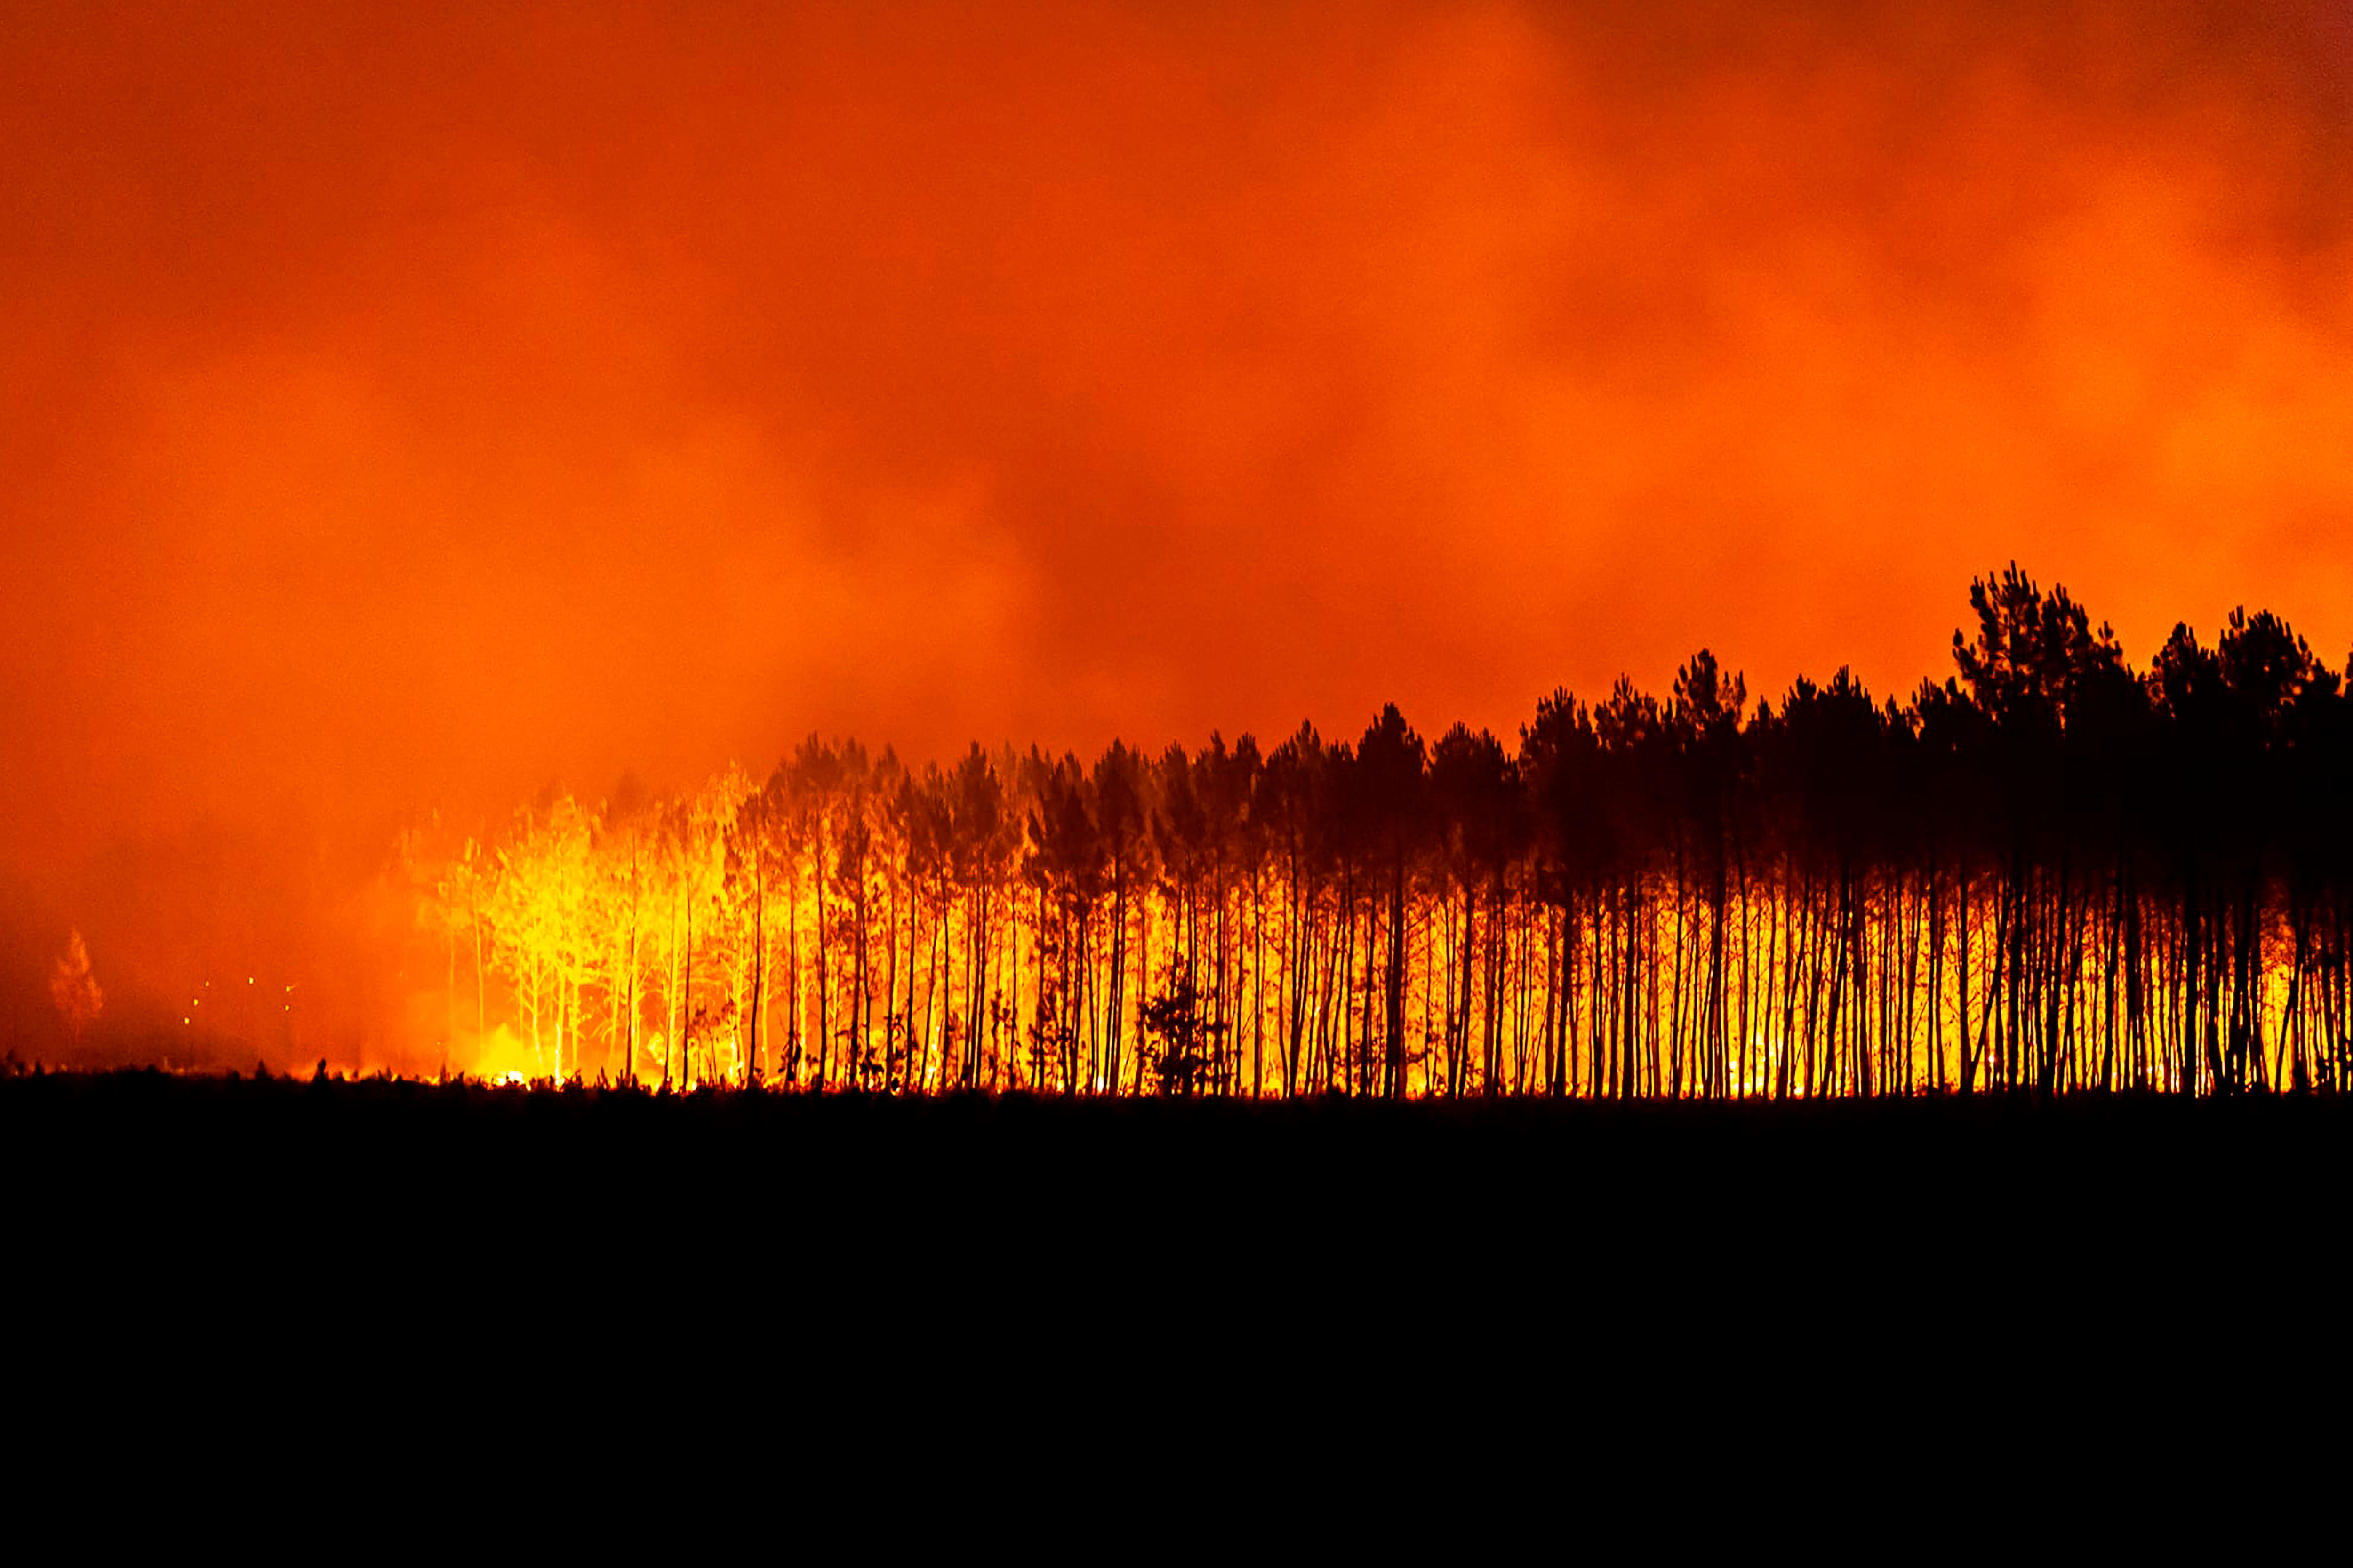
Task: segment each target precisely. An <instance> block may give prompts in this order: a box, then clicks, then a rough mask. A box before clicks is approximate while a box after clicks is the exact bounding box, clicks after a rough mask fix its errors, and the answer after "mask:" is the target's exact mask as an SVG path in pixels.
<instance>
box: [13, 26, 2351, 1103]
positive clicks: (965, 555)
mask: <svg viewBox="0 0 2353 1568" xmlns="http://www.w3.org/2000/svg"><path fill="white" fill-rule="evenodd" d="M1922 9H1923V8H1921V7H1917V6H1910V5H1832V4H1823V5H1813V6H1807V7H1799V8H1796V9H1794V10H1793V9H1792V8H1789V7H1756V6H1749V5H1664V6H1644V7H1631V8H1625V7H1602V6H1566V5H1564V6H1541V5H1494V6H1468V7H1466V6H1456V5H1446V6H1423V5H1388V6H1374V7H1358V6H1352V7H1345V8H1337V7H1335V8H1329V9H1327V8H1323V7H1303V8H1298V9H1293V10H1279V9H1274V8H1268V7H1256V6H1251V7H1231V8H1226V7H1202V6H1198V5H1167V6H1153V5H1132V6H1075V7H1069V8H1060V7H1050V6H1047V7H1019V8H1007V7H970V6H943V7H939V8H936V9H933V8H926V7H921V6H894V7H891V8H889V9H888V10H887V11H883V12H879V13H878V12H877V11H875V10H874V8H872V7H870V6H861V5H843V6H839V7H829V6H823V5H818V6H799V7H793V8H791V11H790V14H789V16H788V17H778V18H774V19H770V20H768V21H765V22H753V23H747V22H746V21H745V20H744V17H743V16H742V15H740V14H739V13H740V8H737V7H714V8H712V9H711V10H709V11H706V12H702V13H700V14H696V13H693V12H691V11H689V10H686V9H683V8H678V7H654V8H642V7H621V6H614V7H602V8H594V9H590V8H583V7H577V6H572V5H550V6H545V7H528V6H526V7H474V8H465V9H464V11H463V12H462V14H458V15H450V14H445V11H446V8H417V7H412V6H385V7H381V8H376V9H374V10H373V11H369V10H364V9H362V8H357V7H328V8H322V7H318V6H312V5H248V6H237V5H216V6H205V7H189V8H182V7H164V8H156V9H150V8H140V7H122V8H115V9H111V10H108V11H105V12H103V13H100V12H94V11H92V10H90V9H88V8H84V7H19V8H16V9H15V10H13V11H12V12H10V13H9V14H8V16H6V17H5V18H4V19H0V148H5V149H6V151H5V153H0V174H5V177H0V285H5V286H0V334H5V341H7V342H9V344H10V345H11V369H10V373H9V374H8V375H6V376H5V377H0V472H5V474H6V475H7V476H8V479H9V483H8V485H7V487H6V489H5V494H0V516H5V527H6V540H7V552H8V570H7V571H6V572H5V574H0V648H5V657H0V737H5V744H6V758H7V761H6V764H5V771H0V868H5V874H6V877H7V882H8V885H7V887H6V888H5V889H0V893H5V898H0V913H5V921H6V927H7V931H8V933H9V934H8V942H9V945H8V950H7V951H8V963H7V969H6V973H7V975H8V976H10V977H11V984H16V983H17V982H22V985H21V986H20V987H19V991H18V992H12V993H11V1000H10V1001H9V1003H8V1008H9V1011H8V1012H7V1013H5V1015H0V1016H5V1017H7V1018H11V1019H15V1020H17V1024H16V1027H17V1028H18V1031H19V1033H20V1035H21V1034H23V1033H25V1032H26V1031H32V1030H35V1028H36V1026H37V1023H38V1022H39V1021H40V1020H42V1019H44V1018H49V1019H53V1017H54V1015H53V1011H52V1010H50V1009H49V1008H48V1005H47V996H46V994H44V990H43V987H44V986H45V981H44V976H45V975H46V973H47V965H48V964H49V963H51V962H52V961H53V960H54V958H55V957H56V955H57V954H58V952H61V951H63V947H64V943H65V940H66V936H67V932H68V931H69V928H72V927H77V926H78V927H79V929H80V930H81V931H83V932H84V933H85V934H86V935H87V936H88V939H89V951H90V958H91V961H92V963H93V964H94V967H95V973H97V974H98V975H99V976H100V979H101V980H103V981H105V982H106V984H107V985H108V994H109V997H110V1003H109V1007H108V1011H107V1014H106V1018H105V1021H104V1022H102V1023H100V1024H99V1025H97V1026H94V1027H93V1029H92V1031H91V1033H92V1034H93V1035H94V1036H100V1035H104V1034H105V1033H106V1032H107V1031H108V1030H109V1029H110V1028H112V1029H115V1030H117V1031H122V1032H124V1033H119V1034H118V1036H117V1038H118V1039H123V1038H129V1037H131V1035H130V1033H129V1032H134V1031H138V1030H142V1029H145V1030H153V1029H162V1030H164V1031H165V1032H166V1033H168V1030H169V1027H170V1026H174V1025H176V1020H177V1018H178V1017H179V1016H180V1015H179V1014H178V1013H176V1012H175V1011H174V1008H176V1006H177V1005H178V1002H177V1000H176V999H177V997H178V994H179V993H180V992H182V991H185V990H190V989H191V988H192V987H195V986H196V985H198V984H199V983H201V982H202V981H203V980H205V979H207V978H211V979H215V980H220V979H221V978H222V977H223V975H225V974H227V973H231V972H235V977H236V978H237V979H245V978H248V976H247V975H246V974H245V973H243V971H244V970H245V969H247V968H248V967H251V968H255V969H263V968H266V969H269V970H270V971H271V972H272V973H276V974H279V975H280V976H281V977H282V978H281V984H295V983H297V981H298V980H299V981H300V982H301V984H305V985H308V986H311V987H312V990H313V994H314V995H315V996H316V999H317V1000H316V1003H315V1006H316V1008H317V1013H316V1015H315V1016H316V1017H317V1018H318V1019H319V1020H320V1021H319V1023H318V1024H317V1026H316V1029H317V1031H318V1032H317V1033H316V1034H311V1035H306V1034H303V1033H301V1032H300V1031H299V1030H298V1031H295V1032H292V1033H290V1034H289V1035H288V1036H287V1037H286V1038H287V1041H288V1042H289V1043H288V1046H287V1048H288V1049H289V1050H290V1051H291V1052H293V1053H294V1054H296V1055H301V1054H303V1053H304V1052H307V1051H308V1050H309V1045H308V1043H307V1042H309V1041H310V1040H312V1039H318V1040H321V1041H322V1043H323V1044H332V1046H333V1047H334V1048H335V1049H337V1050H338V1051H343V1052H345V1053H346V1054H347V1055H348V1056H349V1057H350V1058H351V1059H357V1058H358V1056H359V1055H360V1053H362V1052H363V1051H364V1050H365V1049H370V1048H379V1047H368V1046H367V1045H366V1042H367V1041H369V1040H371V1039H375V1040H379V1041H383V1040H389V1039H391V1038H392V1037H394V1036H396V1034H397V1020H396V1018H395V1017H393V1015H396V1014H397V1012H398V1011H399V1009H398V1007H397V1006H396V1005H395V1004H394V1003H393V1002H392V1001H391V1000H389V999H391V998H396V997H397V996H398V995H400V994H402V986H403V984H404V977H402V976H400V975H399V974H397V973H375V972H374V970H373V969H372V968H371V966H370V965H369V964H368V963H366V962H365V961H364V955H365V954H368V953H371V952H376V951H379V948H378V944H377V941H376V938H377V937H378V936H379V935H380V934H381V930H380V928H381V927H382V926H383V924H384V922H385V921H390V920H393V919H394V918H395V917H394V916H393V915H392V914H389V913H386V912H385V910H383V909H382V908H379V907H378V905H376V904H375V902H373V901H372V895H370V894H369V893H367V892H366V891H365V890H364V889H366V887H367V885H368V879H369V877H370V876H371V875H372V874H373V872H374V871H375V869H376V868H377V867H378V866H379V865H380V864H381V862H382V860H383V857H384V854H385V846H386V845H387V844H388V843H389V842H390V840H391V837H392V834H393V831H394V828H395V826H396V824H397V823H398V821H399V820H400V819H401V816H402V815H403V814H404V813H406V812H408V811H411V810H413V809H417V808H421V807H424V806H427V805H441V806H444V807H445V808H447V809H448V810H449V811H450V812H452V813H454V814H458V815H460V816H470V817H473V818H481V819H486V820H487V819H489V818H491V816H493V814H495V813H496V812H497V811H499V810H501V809H502V808H503V806H504V805H506V804H507V803H509V802H512V800H514V799H517V798H520V797H521V796H522V795H528V794H529V793H530V792H531V791H532V790H533V789H534V788H536V787H537V786H538V785H540V784H542V783H543V782H544V781H546V780H547V779H549V778H552V777H559V776H560V777H562V778H565V779H566V780H567V781H570V782H572V783H574V784H578V785H580V786H581V787H583V788H586V789H587V790H590V791H592V792H595V791H598V790H601V789H602V788H603V787H605V786H606V785H607V784H609V782H610V781H611V780H612V779H613V778H615V777H616V776H617V774H618V773H620V771H621V770H622V769H623V768H624V767H625V766H636V767H638V768H641V769H644V770H646V772H647V773H648V774H649V777H651V778H652V779H654V780H655V781H656V782H657V783H662V784H678V783H686V782H690V781H691V779H693V778H694V777H698V776H700V774H701V773H703V772H704V771H706V770H707V769H708V768H709V767H711V766H712V765H713V764H715V763H717V762H719V761H720V760H721V759H723V758H724V757H726V756H728V755H731V754H732V755H740V756H743V757H744V758H746V759H748V760H753V761H754V762H761V761H765V759H768V758H770V757H772V756H773V755H774V754H775V753H776V752H778V751H779V750H780V749H781V748H782V747H783V746H784V745H785V744H786V742H787V741H788V740H789V739H790V738H792V737H795V736H797V735H799V734H801V733H804V732H806V731H809V730H811V729H822V730H826V731H837V732H838V731H855V732H857V733H859V734H861V735H864V736H866V737H868V738H870V739H871V740H873V741H877V742H880V741H882V740H891V741H894V742H897V743H898V745H899V746H900V747H901V749H902V752H909V753H912V754H913V755H916V756H924V755H934V754H941V753H945V752H951V751H953V750H955V749H956V748H959V747H960V746H961V744H962V743H963V742H964V741H965V739H966V738H967V737H973V736H978V737H982V738H986V739H988V740H992V741H993V740H995V739H997V738H999V737H1010V738H1016V739H1019V740H1024V741H1026V740H1029V739H1031V738H1035V739H1038V740H1040V741H1043V742H1047V743H1049V744H1050V745H1056V746H1060V745H1072V746H1078V747H1082V748H1092V747H1094V746H1096V745H1099V744H1100V743H1101V742H1102V741H1103V740H1104V739H1105V738H1107V737H1108V736H1110V735H1112V734H1113V733H1114V732H1117V733H1122V734H1125V735H1128V736H1130V737H1133V738H1134V739H1136V740H1139V741H1141V742H1145V743H1146V744H1157V743H1158V742H1164V741H1166V740H1168V739H1172V738H1187V739H1194V738H1198V736H1200V735H1201V734H1203V733H1205V732H1206V731H1208V729H1210V728H1211V727H1212V726H1217V727H1221V728H1223V729H1224V730H1225V731H1227V732H1228V733H1229V734H1230V733H1232V732H1234V731H1240V730H1243V729H1250V730H1255V731H1259V732H1261V733H1279V732H1282V731H1287V730H1288V729H1289V728H1290V727H1291V726H1292V725H1293V724H1294V723H1295V722H1296V721H1297V720H1298V719H1299V718H1300V717H1301V716H1302V715H1306V716H1310V717H1313V718H1314V719H1316V720H1317V721H1320V722H1322V723H1324V725H1325V726H1326V727H1327V728H1330V729H1332V730H1334V731H1344V732H1345V731H1348V730H1350V729H1351V728H1352V727H1353V726H1354V725H1355V724H1356V723H1358V722H1360V721H1361V719H1362V716H1363V715H1364V714H1365V713H1366V712H1367V711H1369V710H1371V709H1372V708H1373V707H1374V706H1375V705H1377V703H1378V702H1380V701H1381V700H1386V699H1395V700H1398V701H1399V702H1400V703H1402V704H1403V705H1404V706H1405V708H1406V709H1407V710H1408V711H1409V713H1411V714H1413V715H1415V716H1416V719H1417V721H1418V722H1420V723H1421V724H1422V725H1423V726H1424V727H1425V728H1429V729H1432V730H1434V729H1436V728H1438V727H1440V726H1442V724H1443V723H1444V722H1445V721H1447V720H1448V719H1451V718H1452V717H1456V716H1460V717H1463V718H1467V719H1469V720H1471V721H1472V722H1474V723H1487V724H1492V725H1495V726H1497V727H1499V728H1504V729H1508V727H1509V726H1510V725H1511V724H1513V723H1514V722H1515V721H1517V719H1518V717H1519V716H1520V715H1522V714H1524V713H1525V710H1526V709H1527V707H1528V705H1529V703H1530V701H1531V700H1532V699H1533V697H1534V696H1535V694H1536V693H1537V692H1539V691H1542V690H1546V689H1550V688H1551V687H1552V686H1554V685H1555V684H1556V683H1560V682H1564V681H1565V682H1567V683H1568V684H1570V685H1572V686H1574V687H1577V688H1578V689H1585V690H1593V689H1600V688H1602V687H1605V686H1606V685H1607V683H1608V682H1609V680H1610V679H1612V678H1614V677H1615V676H1616V675H1617V674H1618V673H1619V672H1620V670H1621V669H1624V670H1628V671H1630V672H1631V673H1632V674H1633V675H1634V676H1635V678H1636V679H1638V680H1641V681H1642V682H1643V683H1645V684H1647V685H1651V686H1653V687H1656V686H1659V685H1662V684H1663V682H1664V680H1665V679H1666V678H1667V676H1668V675H1669V674H1670V673H1671V672H1672V668H1673V667H1674V664H1675V662H1676V660H1677V659H1679V658H1681V657H1683V655H1685V654H1687V653H1688V652H1689V651H1690V650H1691V649H1692V648H1693V647H1696V646H1699V645H1701V644H1706V645H1709V646H1712V647H1715V648H1716V649H1718V650H1719V651H1720V652H1722V653H1723V654H1724V655H1725V658H1727V659H1728V660H1729V661H1731V662H1733V663H1736V664H1737V665H1740V666H1742V667H1744V668H1746V669H1747V670H1748V671H1749V672H1750V675H1751V677H1752V680H1753V681H1754V683H1755V684H1756V685H1757V688H1758V689H1763V690H1774V689H1778V683H1779V682H1781V681H1782V680H1785V679H1787V678H1788V676H1790V675H1792V674H1794V673H1795V672H1797V671H1799V670H1800V669H1805V670H1810V671H1813V672H1816V673H1821V672H1825V671H1827V670H1828V669H1831V668H1835V667H1836V666H1838V665H1840V664H1842V663H1846V664H1852V665H1853V666H1854V667H1855V668H1857V670H1858V671H1859V672H1861V673H1862V675H1863V676H1864V678H1865V679H1867V680H1869V681H1870V682H1871V683H1872V684H1873V686H1874V687H1875V688H1877V689H1882V690H1890V689H1906V688H1908V687H1909V686H1910V685H1911V684H1912V682H1913V681H1914V680H1915V679H1917V677H1918V676H1920V675H1921V674H1924V673H1926V672H1928V671H1930V670H1935V669H1939V668H1940V667H1941V662H1942V649H1943V646H1944V642H1945V639H1946V637H1947V634H1948V633H1949V630H1950V628H1951V626H1953V624H1954V622H1955V621H1956V619H1957V616H1958V612H1959V610H1960V608H1961V605H1960V595H1961V593H1962V590H1963V587H1964V585H1965V584H1966V583H1967V582H1968V578H1969V577H1970V575H1971V574H1973V573H1976V572H1978V571H1982V570H1984V569H1985V568H1986V567H1987V566H1988V565H1989V564H1991V563H1996V562H1999V561H2002V560H2007V559H2009V558H2010V557H2012V556H2016V557H2018V558H2020V559H2021V560H2023V561H2025V562H2026V563H2028V564H2029V565H2030V566H2031V568H2032V569H2033V570H2034V571H2035V572H2037V573H2038V574H2041V575H2042V576H2044V577H2046V578H2047V577H2061V578H2063V579H2064V580H2065V581H2066V582H2067V583H2068V584H2070V585H2071V586H2072V587H2073V588H2074V589H2075V590H2076V591H2077V592H2078V593H2079V594H2081V595H2083V596H2084V598H2086V599H2087V600H2089V601H2090V602H2091V603H2092V605H2094V607H2095V608H2096V609H2097V610H2098V611H2099V612H2100V613H2102V614H2105V615H2106V616H2110V617H2112V618H2113V619H2114V620H2115V622H2116V626H2117V628H2118V630H2119V631H2120V632H2121V633H2122V634H2123V636H2124V637H2125V640H2126V644H2127V646H2128V647H2132V648H2133V649H2135V651H2136V652H2138V653H2141V654H2142V655H2144V657H2145V654H2146V651H2147V648H2149V647H2152V646H2153V645H2154V643H2155V641H2156V640H2157V638H2158V637H2159V636H2160V635H2161V634H2162V632H2163V631H2164V629H2165V628H2166V627H2167V626H2169V625H2170V624H2171V623H2172V621H2173V620H2174V619H2176V618H2177V617H2186V618H2189V620H2191V621H2192V622H2194V623H2196V624H2198V625H2200V626H2212V625H2215V624H2217V623H2218V622H2219V621H2220V620H2221V616H2222V615H2223V614H2224V613H2225V612H2226V611H2227V610H2228V609H2229V608H2230V607H2231V606H2232V605H2235V604H2239V603H2242V602H2246V603H2250V604H2263V605H2271V606H2273V607H2274V608H2276V609H2278V610H2280V611H2282V612H2284V614H2286V615H2287V616H2289V617H2290V619H2292V620H2293V621H2294V622H2295V624H2296V626H2297V627H2298V628H2299V629H2300V630H2302V631H2304V632H2305V633H2306V635H2307V636H2309V637H2311V638H2312V639H2313V640H2314V641H2315V642H2316V644H2317V645H2318V646H2320V647H2322V649H2323V650H2324V652H2333V651H2334V650H2337V649H2341V648H2342V647H2344V646H2345V645H2346V643H2347V640H2348V637H2353V530H2348V528H2347V527H2346V526H2345V522H2346V519H2347V516H2348V502H2353V471H2348V469H2347V468H2346V467H2345V465H2344V463H2343V460H2342V456H2341V454H2342V451H2343V449H2344V447H2345V441H2346V435H2347V432H2348V430H2353V376H2348V372H2347V370H2346V368H2345V367H2346V366H2347V365H2348V363H2353V359H2348V347H2353V307H2349V306H2348V299H2347V294H2346V289H2345V285H2344V279H2346V278H2348V277H2353V267H2348V262H2353V255H2349V254H2348V236H2347V233H2346V231H2345V228H2344V224H2343V218H2342V216H2341V215H2343V214H2344V213H2345V212H2347V211H2348V210H2353V209H2348V205H2347V202H2346V197H2347V196H2348V194H2353V184H2349V183H2348V163H2347V160H2348V156H2353V154H2348V148H2353V135H2348V132H2353V124H2348V121H2353V114H2348V61H2353V28H2348V23H2347V22H2346V21H2345V20H2344V14H2343V11H2342V9H2341V8H2340V7H2336V6H2323V5H2314V6H2296V5H2283V6H2248V5H2211V6H2202V5H2148V4H2136V5H2114V6H2108V5H2014V6H2013V5H1978V6H1975V7H1966V6H1965V7H1940V8H1935V9H1936V11H1938V12H1939V13H1940V15H1938V16H1936V17H1933V18H1924V17H1923V16H1920V15H1919V13H1920V12H1921V11H1922ZM1764 14H1769V15H1764ZM216 972H218V973H216ZM19 993H21V997H22V1000H21V1004H20V1001H19V1000H18V999H17V998H18V995H19ZM298 994H300V993H298ZM140 997H143V998H144V1001H143V1002H142V1001H139V1000H137V998H140ZM296 1016H298V1017H301V1016H306V1015H302V1014H297V1015H296ZM26 1020H32V1021H31V1022H27V1021H26ZM142 1037H143V1036H142ZM50 1048H52V1049H55V1048H57V1047H55V1046H54V1045H52V1047H50ZM224 1048H226V1047H224ZM322 1048H323V1045H322ZM380 1048H383V1049H389V1048H390V1047H389V1046H384V1047H380Z"/></svg>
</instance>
